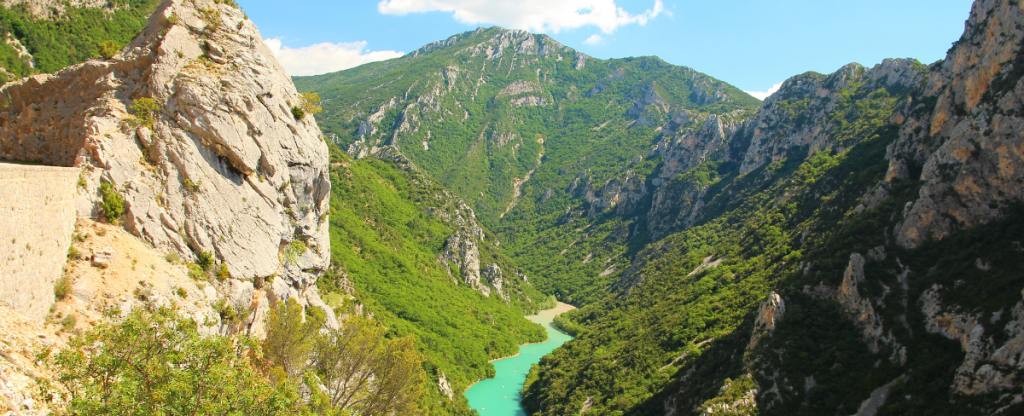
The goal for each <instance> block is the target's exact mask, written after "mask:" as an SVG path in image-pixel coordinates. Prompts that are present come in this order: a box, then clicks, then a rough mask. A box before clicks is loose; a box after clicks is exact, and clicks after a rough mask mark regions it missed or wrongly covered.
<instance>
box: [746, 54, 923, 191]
mask: <svg viewBox="0 0 1024 416" xmlns="http://www.w3.org/2000/svg"><path fill="white" fill-rule="evenodd" d="M924 79H925V68H924V67H923V66H922V65H920V64H918V63H917V61H915V60H913V59H898V60H897V59H886V60H884V61H882V63H881V64H878V65H876V66H875V67H873V68H871V69H867V68H864V67H863V66H861V65H859V64H856V63H853V64H849V65H846V66H844V67H842V68H840V69H839V70H838V71H836V72H834V73H832V74H831V75H828V76H825V75H821V74H818V73H806V74H803V75H798V76H795V77H793V78H790V79H788V80H786V82H785V83H783V84H782V87H781V88H780V89H779V91H778V92H776V93H775V94H772V95H771V96H770V97H768V99H767V100H765V102H764V107H763V108H762V109H761V111H760V113H758V114H757V116H756V118H754V119H753V120H751V121H749V122H747V123H746V126H744V128H745V129H746V130H748V132H749V135H750V138H749V140H750V142H749V143H750V144H749V147H747V149H746V151H745V154H744V155H743V158H742V161H741V162H742V165H741V166H740V172H741V173H747V172H750V171H753V170H754V169H757V168H759V167H761V166H764V165H765V164H767V163H769V162H772V161H777V160H780V159H782V158H784V157H786V155H787V154H788V152H789V151H790V149H795V148H800V149H801V150H800V151H801V152H803V153H804V154H807V155H810V154H812V153H814V152H817V151H821V150H824V149H836V150H845V149H846V148H849V147H850V146H851V145H852V144H853V143H845V142H837V141H836V140H835V139H834V138H833V135H832V134H830V133H831V132H832V130H833V129H835V128H836V127H837V124H836V123H837V120H833V119H830V118H829V117H828V116H829V115H830V113H833V112H834V111H835V110H836V109H837V106H838V105H840V104H841V103H842V102H843V100H844V99H847V97H844V96H843V95H841V94H840V92H841V91H842V90H844V89H846V88H849V87H851V86H855V85H857V84H862V86H861V88H862V89H863V90H866V91H875V90H877V89H879V88H886V89H889V90H891V91H894V92H899V91H908V90H910V89H912V88H916V87H917V86H918V85H919V84H920V83H921V82H922V81H923V80H924ZM855 139H856V140H860V139H862V138H855Z"/></svg>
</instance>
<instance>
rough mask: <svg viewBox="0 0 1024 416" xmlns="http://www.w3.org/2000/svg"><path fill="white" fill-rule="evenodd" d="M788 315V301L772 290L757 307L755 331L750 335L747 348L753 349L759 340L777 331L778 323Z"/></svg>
mask: <svg viewBox="0 0 1024 416" xmlns="http://www.w3.org/2000/svg"><path fill="white" fill-rule="evenodd" d="M785 317H786V302H785V301H783V300H782V296H779V294H778V293H775V292H772V293H771V294H769V295H768V298H767V299H765V300H764V301H763V302H761V305H759V306H758V307H757V315H756V317H755V318H754V331H753V333H752V335H751V336H750V344H749V345H748V346H747V349H753V348H754V347H755V346H757V342H758V341H759V340H760V339H761V338H762V337H764V336H766V335H771V333H772V332H774V331H775V326H776V324H777V323H779V322H781V321H782V320H783V319H784V318H785Z"/></svg>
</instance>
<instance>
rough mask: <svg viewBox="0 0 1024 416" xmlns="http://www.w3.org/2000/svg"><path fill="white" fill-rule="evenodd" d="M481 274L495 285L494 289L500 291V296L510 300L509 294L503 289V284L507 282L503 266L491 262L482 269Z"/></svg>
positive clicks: (506, 300)
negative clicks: (502, 270)
mask: <svg viewBox="0 0 1024 416" xmlns="http://www.w3.org/2000/svg"><path fill="white" fill-rule="evenodd" d="M480 275H481V277H483V278H484V279H486V280H487V282H488V283H490V284H491V286H494V291H495V292H497V293H498V297H500V298H502V299H503V300H505V302H508V301H509V300H510V299H509V296H508V294H507V293H505V291H503V290H502V286H504V284H505V275H504V274H503V273H502V272H501V267H498V265H497V264H495V263H491V264H489V265H487V267H485V268H484V269H483V270H481V272H480Z"/></svg>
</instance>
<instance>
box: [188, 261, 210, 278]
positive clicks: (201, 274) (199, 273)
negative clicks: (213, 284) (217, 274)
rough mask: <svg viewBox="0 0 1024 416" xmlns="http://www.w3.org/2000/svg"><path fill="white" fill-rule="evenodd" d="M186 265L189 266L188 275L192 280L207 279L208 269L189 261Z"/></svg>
mask: <svg viewBox="0 0 1024 416" xmlns="http://www.w3.org/2000/svg"><path fill="white" fill-rule="evenodd" d="M185 267H187V268H188V277H189V278H191V279H192V280H196V281H200V280H206V271H205V270H203V268H202V267H199V265H198V264H195V263H192V262H188V263H186V264H185Z"/></svg>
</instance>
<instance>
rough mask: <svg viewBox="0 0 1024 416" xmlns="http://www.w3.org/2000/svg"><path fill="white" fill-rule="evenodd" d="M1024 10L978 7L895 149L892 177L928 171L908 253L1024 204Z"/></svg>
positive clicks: (991, 4)
mask: <svg viewBox="0 0 1024 416" xmlns="http://www.w3.org/2000/svg"><path fill="white" fill-rule="evenodd" d="M1021 22H1024V8H1022V6H1021V4H1019V3H1017V2H1015V1H1010V0H982V1H977V2H975V3H974V6H973V8H972V9H971V15H970V18H969V19H968V20H967V24H966V27H967V29H966V31H965V32H964V35H963V37H961V38H960V40H959V41H957V42H956V44H955V45H954V47H953V48H952V49H951V50H950V52H949V55H948V56H947V57H946V59H945V60H944V61H942V62H941V63H940V64H939V66H938V67H937V68H935V69H934V70H933V71H932V72H931V74H930V76H929V78H928V84H927V85H926V86H925V87H924V90H923V92H922V93H921V94H920V97H919V98H918V99H917V100H915V101H914V102H913V104H911V105H909V106H907V108H905V109H904V111H903V112H902V114H899V115H898V116H897V117H899V118H901V119H905V121H904V122H903V125H902V127H901V130H900V138H899V140H898V141H897V142H896V143H895V144H894V145H893V146H892V147H890V149H889V153H888V155H887V157H888V158H889V160H890V164H889V172H888V177H889V178H890V179H895V178H907V177H909V176H910V175H911V172H913V171H915V170H919V171H920V172H921V173H920V176H919V179H920V180H922V181H923V182H924V185H923V186H922V187H921V191H920V198H919V199H918V200H917V201H916V202H914V204H913V206H911V207H910V208H909V210H908V211H907V213H906V216H905V217H906V219H905V220H904V222H903V224H902V226H901V227H900V228H899V229H898V230H897V233H896V238H897V241H898V242H899V244H900V245H902V246H904V247H908V248H912V247H917V246H919V245H920V244H922V243H923V242H924V241H926V240H927V239H928V238H934V239H936V240H941V239H943V238H945V237H948V236H950V235H951V234H953V233H954V232H956V231H958V230H962V229H966V228H970V227H972V226H974V225H978V224H985V223H988V222H990V221H992V220H993V219H996V218H998V217H999V216H1000V212H1001V209H1002V208H1004V207H1007V206H1009V205H1012V204H1014V203H1018V202H1020V201H1021V200H1024V136H1022V135H1021V134H1020V132H1021V131H1022V130H1024V116H1021V114H1022V110H1024V102H1022V100H1021V98H1022V97H1024V84H1022V83H1021V82H1020V78H1021V70H1022V69H1024V59H1022V56H1024V54H1022V52H1021V50H1020V45H1021V42H1022V41H1024V27H1022V26H1021Z"/></svg>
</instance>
